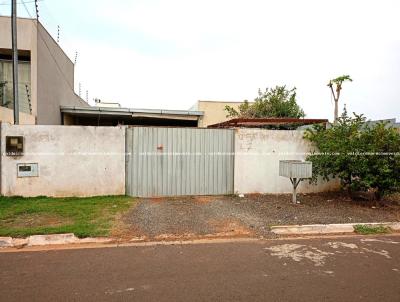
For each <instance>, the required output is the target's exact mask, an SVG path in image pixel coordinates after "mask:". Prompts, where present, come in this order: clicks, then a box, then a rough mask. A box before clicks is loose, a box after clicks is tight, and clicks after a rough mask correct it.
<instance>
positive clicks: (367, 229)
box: [354, 224, 391, 235]
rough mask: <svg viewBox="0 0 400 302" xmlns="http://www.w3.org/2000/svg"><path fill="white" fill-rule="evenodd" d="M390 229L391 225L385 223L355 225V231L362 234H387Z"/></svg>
mask: <svg viewBox="0 0 400 302" xmlns="http://www.w3.org/2000/svg"><path fill="white" fill-rule="evenodd" d="M390 231H391V230H390V228H389V227H386V226H383V225H366V224H357V225H355V226H354V232H355V233H357V234H361V235H371V234H387V233H390Z"/></svg>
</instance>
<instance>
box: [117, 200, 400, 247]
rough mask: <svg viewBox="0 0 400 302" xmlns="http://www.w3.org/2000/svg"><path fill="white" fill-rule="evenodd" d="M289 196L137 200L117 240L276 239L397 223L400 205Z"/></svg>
mask: <svg viewBox="0 0 400 302" xmlns="http://www.w3.org/2000/svg"><path fill="white" fill-rule="evenodd" d="M298 199H299V201H300V204H292V203H291V195H289V194H282V195H261V194H252V195H250V196H246V197H244V198H239V197H237V196H201V197H174V198H163V199H162V202H154V199H140V200H139V201H138V203H137V205H136V206H135V208H133V209H131V210H130V211H129V212H128V213H126V214H124V216H122V217H121V220H120V222H121V226H120V232H119V233H115V234H119V236H127V237H129V236H134V237H140V238H144V237H145V238H147V239H148V240H154V239H155V240H180V239H182V240H185V239H198V238H209V237H237V236H255V237H264V238H274V237H276V235H274V234H273V233H271V232H270V226H272V225H288V224H319V223H321V224H327V223H363V222H364V223H365V222H385V221H393V222H395V221H400V206H399V205H398V204H397V203H395V202H389V203H386V206H384V207H375V206H374V204H372V205H371V204H368V203H363V202H354V201H352V200H350V199H349V198H348V197H347V196H346V195H344V194H339V193H324V194H299V196H298Z"/></svg>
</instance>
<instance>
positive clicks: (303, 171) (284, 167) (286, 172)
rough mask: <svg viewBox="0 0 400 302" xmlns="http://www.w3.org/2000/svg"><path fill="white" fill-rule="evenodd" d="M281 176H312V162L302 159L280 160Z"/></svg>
mask: <svg viewBox="0 0 400 302" xmlns="http://www.w3.org/2000/svg"><path fill="white" fill-rule="evenodd" d="M279 176H283V177H288V178H311V177H312V162H309V161H301V160H280V161H279Z"/></svg>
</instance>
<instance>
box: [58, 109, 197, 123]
mask: <svg viewBox="0 0 400 302" xmlns="http://www.w3.org/2000/svg"><path fill="white" fill-rule="evenodd" d="M60 110H61V114H62V115H63V116H64V117H65V116H67V117H70V118H72V119H74V122H73V124H82V125H101V124H102V123H103V124H106V125H114V124H126V125H171V126H176V125H179V124H180V123H182V125H183V126H187V125H192V126H197V121H198V120H199V118H200V117H201V116H203V114H204V113H203V112H202V111H190V110H168V109H133V108H110V107H75V106H61V107H60ZM194 124H196V125H194Z"/></svg>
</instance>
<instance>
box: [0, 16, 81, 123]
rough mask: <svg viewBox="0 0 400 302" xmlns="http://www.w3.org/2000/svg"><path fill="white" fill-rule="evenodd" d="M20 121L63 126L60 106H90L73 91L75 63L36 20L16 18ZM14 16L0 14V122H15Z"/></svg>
mask: <svg viewBox="0 0 400 302" xmlns="http://www.w3.org/2000/svg"><path fill="white" fill-rule="evenodd" d="M17 28H18V31H17V36H18V53H19V55H18V57H19V64H18V79H19V82H18V84H19V89H18V94H19V109H20V124H38V125H60V124H61V114H60V106H62V105H63V106H79V107H89V105H88V104H87V103H86V102H85V101H83V100H82V99H81V98H80V97H79V96H77V95H76V94H75V92H74V64H73V62H72V61H71V60H70V59H69V58H68V56H67V55H66V54H65V53H64V51H63V50H62V49H61V48H60V46H59V45H58V44H57V42H56V41H54V39H53V38H52V37H51V35H50V34H49V33H48V32H47V31H46V29H45V28H44V27H43V25H42V24H41V23H40V22H38V21H37V20H36V19H25V18H18V19H17ZM12 87H13V78H12V50H11V18H10V17H5V16H0V122H8V123H13V122H14V115H13V90H12Z"/></svg>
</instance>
